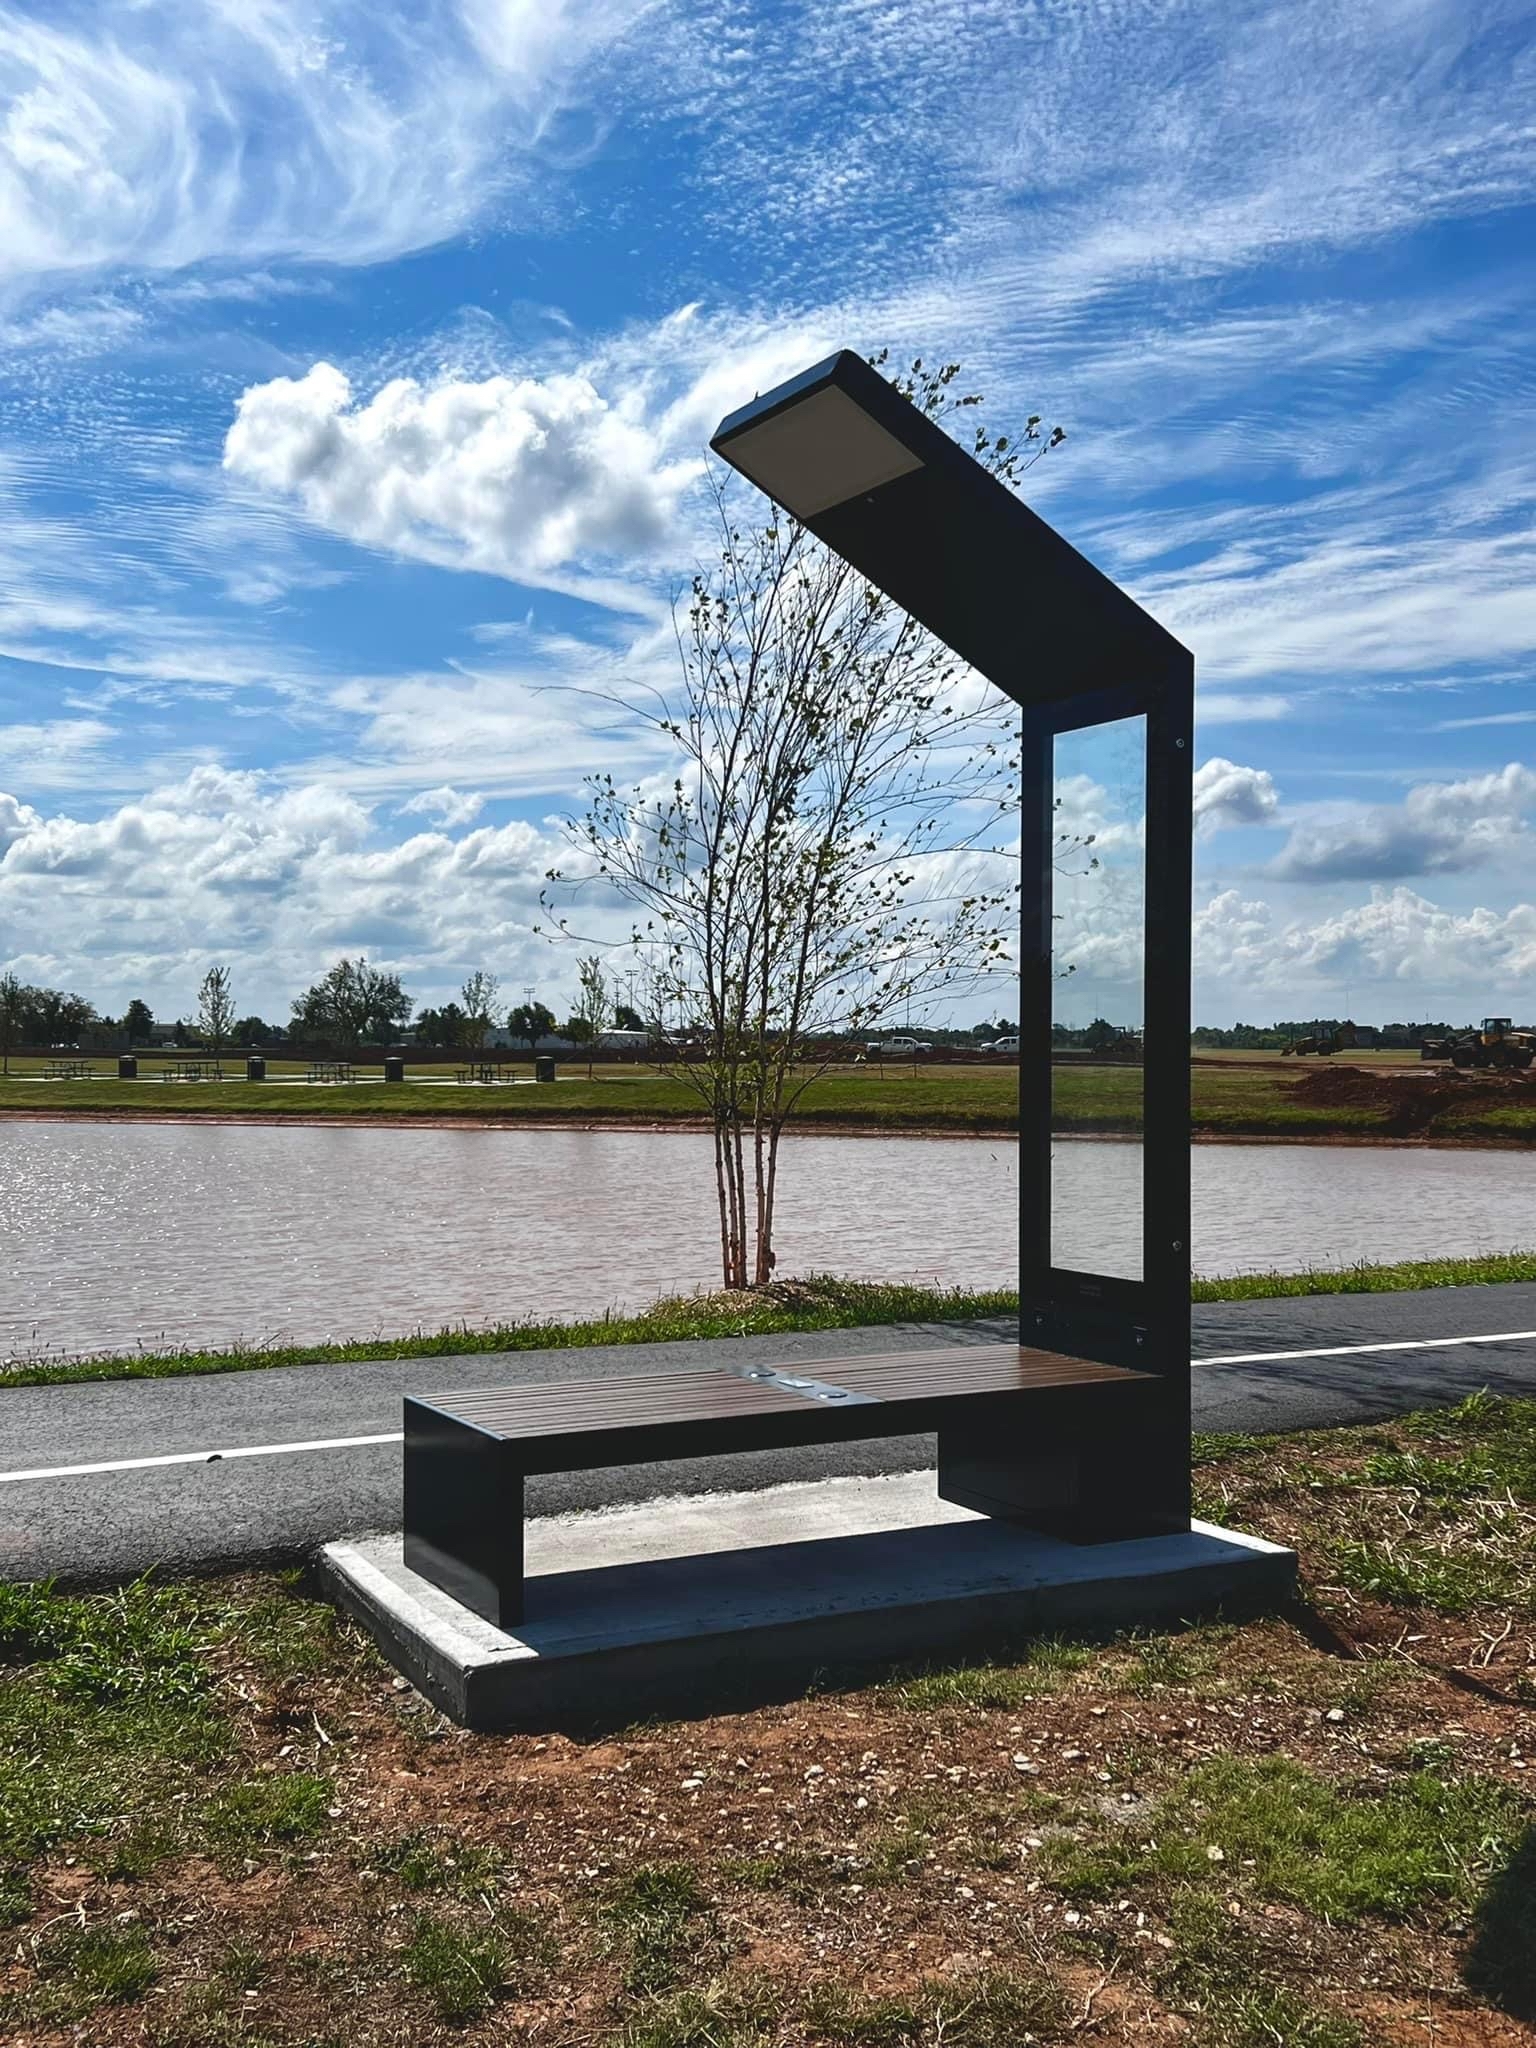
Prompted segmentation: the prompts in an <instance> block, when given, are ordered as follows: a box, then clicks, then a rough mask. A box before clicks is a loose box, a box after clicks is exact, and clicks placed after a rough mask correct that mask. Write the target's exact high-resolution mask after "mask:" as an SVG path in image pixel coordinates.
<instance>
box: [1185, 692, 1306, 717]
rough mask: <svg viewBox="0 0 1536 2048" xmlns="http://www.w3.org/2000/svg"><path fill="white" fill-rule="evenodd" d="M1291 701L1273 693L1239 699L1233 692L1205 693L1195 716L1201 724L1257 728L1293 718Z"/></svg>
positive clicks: (1197, 705) (1260, 693) (1199, 697)
mask: <svg viewBox="0 0 1536 2048" xmlns="http://www.w3.org/2000/svg"><path fill="white" fill-rule="evenodd" d="M1290 715H1291V699H1290V698H1289V697H1281V696H1278V695H1276V694H1275V692H1273V691H1270V690H1255V691H1253V692H1251V693H1250V694H1248V695H1245V696H1239V695H1237V694H1236V693H1234V692H1233V691H1230V690H1202V691H1200V693H1199V695H1198V696H1197V697H1196V699H1195V717H1196V719H1197V721H1198V722H1199V723H1200V724H1201V725H1256V724H1267V723H1269V722H1270V721H1271V720H1273V719H1277V718H1289V717H1290Z"/></svg>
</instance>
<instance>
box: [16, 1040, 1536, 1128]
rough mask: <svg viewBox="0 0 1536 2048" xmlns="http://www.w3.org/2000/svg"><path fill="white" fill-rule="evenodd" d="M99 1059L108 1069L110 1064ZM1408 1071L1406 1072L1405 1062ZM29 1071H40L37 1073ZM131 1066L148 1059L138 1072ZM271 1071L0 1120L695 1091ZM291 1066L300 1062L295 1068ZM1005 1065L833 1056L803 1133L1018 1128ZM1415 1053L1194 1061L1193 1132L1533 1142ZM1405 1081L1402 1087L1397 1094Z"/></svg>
mask: <svg viewBox="0 0 1536 2048" xmlns="http://www.w3.org/2000/svg"><path fill="white" fill-rule="evenodd" d="M98 1065H100V1066H102V1067H105V1068H106V1069H107V1070H108V1071H109V1072H110V1071H112V1067H111V1062H109V1061H107V1060H106V1059H102V1060H100V1061H98ZM1405 1070H1406V1071H1407V1073H1408V1074H1409V1075H1410V1076H1411V1078H1410V1079H1409V1080H1407V1081H1404V1079H1403V1072H1404V1071H1405ZM33 1071H36V1070H35V1069H34V1070H33ZM141 1071H147V1069H144V1068H141ZM268 1071H269V1073H270V1074H271V1075H272V1077H273V1078H272V1079H270V1080H268V1081H267V1082H246V1081H243V1080H242V1081H235V1080H231V1081H217V1082H197V1083H188V1084H186V1085H178V1086H174V1087H172V1086H168V1085H165V1084H163V1083H161V1082H159V1081H144V1082H121V1081H118V1080H116V1079H106V1078H103V1079H100V1080H90V1081H56V1082H49V1081H41V1080H37V1079H32V1078H22V1074H23V1068H22V1065H21V1063H19V1062H17V1063H15V1072H14V1073H13V1074H12V1076H11V1077H10V1078H9V1079H3V1078H0V1115H3V1114H4V1113H5V1112H6V1111H11V1110H33V1111H36V1110H39V1109H46V1110H50V1111H55V1112H57V1111H65V1112H76V1113H89V1114H99V1113H102V1112H107V1113H110V1114H113V1115H122V1116H145V1117H157V1116H158V1117H163V1116H166V1115H174V1116H194V1117H196V1116H224V1117H228V1116H234V1117H258V1118H263V1119H266V1118H275V1119H278V1120H281V1119H282V1118H284V1117H295V1116H299V1117H324V1118H327V1119H330V1118H335V1119H339V1120H343V1121H345V1120H347V1119H349V1118H351V1119H356V1118H359V1117H380V1116H383V1117H388V1118H390V1119H392V1120H393V1119H401V1120H404V1121H407V1122H409V1121H410V1120H412V1119H413V1118H419V1117H429V1118H434V1119H441V1118H449V1119H452V1118H457V1117H462V1118H469V1119H473V1120H475V1121H477V1122H485V1121H489V1122H495V1123H510V1124H517V1123H530V1122H532V1123H549V1122H568V1121H574V1122H580V1123H583V1124H591V1123H616V1124H626V1123H628V1124H635V1123H642V1124H655V1123H669V1122H678V1121H688V1120H696V1119H697V1118H698V1117H699V1116H700V1114H701V1107H702V1106H701V1103H700V1100H699V1097H698V1096H697V1095H696V1094H695V1093H694V1091H693V1090H692V1089H691V1088H690V1087H689V1085H688V1083H687V1082H686V1081H683V1080H680V1079H678V1078H677V1077H676V1076H675V1075H673V1074H669V1073H665V1072H659V1071H657V1070H656V1069H654V1068H651V1067H630V1066H612V1065H611V1066H606V1067H603V1066H600V1067H598V1068H596V1069H595V1070H594V1073H593V1075H592V1077H591V1078H590V1079H589V1078H588V1077H587V1075H586V1072H585V1070H584V1069H583V1068H582V1065H581V1062H580V1061H579V1060H569V1061H563V1062H562V1063H561V1074H562V1078H561V1079H560V1080H559V1081H558V1082H557V1083H556V1085H555V1086H553V1087H461V1086H456V1085H452V1072H453V1069H452V1067H451V1065H450V1066H447V1067H443V1068H441V1069H439V1070H438V1071H439V1072H440V1073H441V1074H443V1075H445V1076H447V1077H448V1081H449V1085H436V1084H426V1083H423V1082H421V1081H417V1080H414V1079H413V1080H408V1081H406V1082H403V1083H400V1084H396V1085H391V1086H388V1087H386V1086H383V1085H380V1086H358V1087H336V1086H315V1087H309V1086H299V1087H293V1086H286V1085H284V1083H283V1078H282V1077H283V1073H284V1072H285V1071H286V1069H285V1068H284V1067H282V1066H280V1065H276V1064H275V1065H272V1066H269V1069H268ZM293 1071H294V1072H295V1073H297V1072H299V1071H301V1070H300V1069H298V1068H294V1069H293ZM1018 1073H1019V1070H1018V1067H1017V1065H1016V1064H1007V1065H996V1066H994V1065H983V1064H979V1063H978V1064H975V1065H970V1064H965V1065H960V1064H948V1063H945V1062H943V1061H936V1062H934V1063H932V1064H919V1065H915V1066H902V1065H897V1064H894V1063H892V1064H887V1065H885V1066H881V1065H879V1064H878V1063H876V1064H872V1065H869V1066H866V1067H838V1068H833V1069H832V1070H831V1071H830V1072H828V1073H826V1074H824V1075H822V1076H820V1077H818V1078H817V1079H816V1080H815V1081H813V1082H812V1083H811V1084H810V1086H809V1087H808V1088H807V1090H806V1092H805V1094H804V1096H803V1098H802V1100H801V1102H800V1104H799V1106H798V1107H797V1110H796V1115H795V1123H796V1126H797V1127H799V1128H801V1129H808V1130H815V1129H818V1128H821V1129H831V1130H869V1131H893V1132H899V1131H949V1132H955V1133H958V1134H966V1133H970V1134H981V1133H987V1134H993V1133H1001V1132H1006V1131H1013V1130H1017V1128H1018ZM1339 1075H1354V1076H1357V1077H1359V1079H1360V1080H1361V1082H1362V1085H1363V1088H1364V1094H1363V1097H1362V1099H1359V1100H1346V1099H1344V1095H1343V1093H1342V1092H1341V1091H1339V1090H1338V1088H1337V1084H1336V1083H1335V1082H1331V1081H1329V1080H1327V1079H1323V1080H1322V1081H1321V1082H1320V1081H1319V1080H1318V1079H1317V1077H1319V1076H1324V1077H1326V1076H1339ZM1442 1078H1443V1077H1442V1076H1441V1075H1440V1074H1439V1073H1438V1071H1433V1070H1428V1069H1424V1068H1422V1067H1421V1066H1419V1065H1418V1063H1416V1062H1413V1061H1408V1062H1404V1061H1401V1060H1392V1059H1389V1060H1387V1061H1384V1062H1383V1061H1378V1060H1372V1059H1371V1058H1370V1057H1369V1056H1368V1055H1367V1056H1366V1057H1364V1058H1363V1059H1361V1060H1360V1061H1359V1062H1358V1064H1357V1062H1356V1061H1354V1060H1350V1061H1343V1060H1335V1061H1331V1062H1327V1063H1323V1064H1318V1063H1316V1062H1311V1061H1306V1060H1286V1059H1281V1058H1279V1057H1278V1056H1277V1057H1275V1058H1273V1059H1248V1060H1244V1061H1242V1062H1238V1061H1231V1060H1225V1061H1224V1060H1220V1059H1211V1058H1208V1057H1202V1058H1201V1059H1200V1061H1199V1063H1198V1064H1196V1065H1195V1066H1194V1067H1193V1068H1192V1070H1191V1088H1192V1102H1193V1115H1194V1127H1195V1130H1196V1133H1197V1134H1198V1135H1201V1136H1205V1137H1217V1138H1219V1137H1226V1138H1244V1137H1249V1138H1251V1137H1284V1138H1296V1139H1305V1138H1317V1139H1328V1138H1372V1137H1375V1138H1384V1137H1394V1136H1399V1137H1400V1136H1404V1135H1408V1136H1413V1137H1418V1138H1441V1139H1450V1140H1456V1141H1463V1142H1473V1143H1478V1142H1482V1143H1511V1142H1513V1143H1519V1142H1522V1141H1528V1140H1530V1139H1531V1138H1533V1137H1536V1089H1531V1090H1522V1089H1520V1088H1519V1087H1518V1086H1515V1087H1514V1088H1513V1089H1510V1088H1500V1087H1499V1086H1498V1085H1497V1084H1495V1086H1494V1089H1493V1092H1490V1091H1489V1089H1488V1088H1487V1087H1485V1086H1482V1085H1480V1084H1481V1082H1482V1080H1483V1079H1484V1077H1479V1076H1467V1077H1465V1078H1464V1080H1463V1079H1460V1078H1458V1079H1453V1080H1450V1081H1449V1082H1448V1083H1445V1086H1446V1087H1448V1088H1449V1090H1450V1091H1451V1092H1449V1093H1445V1092H1444V1091H1443V1089H1442V1092H1440V1093H1437V1094H1435V1095H1434V1096H1431V1095H1429V1094H1426V1093H1424V1092H1423V1091H1424V1090H1426V1089H1440V1088H1441V1084H1442ZM1141 1090H1142V1075H1141V1071H1140V1069H1138V1068H1135V1067H1129V1066H1112V1065H1097V1066H1096V1065H1093V1064H1091V1063H1089V1062H1083V1063H1081V1064H1078V1063H1073V1062H1064V1063H1061V1064H1058V1065H1057V1066H1055V1067H1054V1068H1053V1070H1052V1092H1053V1100H1054V1121H1055V1124H1056V1127H1057V1129H1058V1130H1060V1131H1062V1132H1063V1133H1071V1132H1076V1133H1078V1134H1081V1135H1091V1134H1094V1133H1099V1134H1104V1135H1113V1134H1127V1133H1134V1132H1136V1131H1138V1130H1140V1128H1141V1113H1142V1097H1141ZM1405 1090H1407V1091H1410V1092H1407V1093H1405Z"/></svg>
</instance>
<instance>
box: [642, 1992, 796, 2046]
mask: <svg viewBox="0 0 1536 2048" xmlns="http://www.w3.org/2000/svg"><path fill="white" fill-rule="evenodd" d="M783 2006H784V2000H783V1997H782V1995H781V1993H780V1992H779V1991H778V1989H777V1987H776V1986H774V1985H772V1984H770V1983H769V1982H768V1981H767V1980H766V1979H765V1978H763V1977H760V1976H733V1977H720V1978H716V1979H715V1980H714V1981H712V1982H710V1983H707V1984H704V1985H702V1986H699V1987H698V1988H696V1989H695V1988H690V1989H689V1990H686V1991H676V1992H673V1993H672V1994H671V1995H670V1996H669V1997H666V1998H658V1999H655V2000H654V2001H652V2003H651V2004H649V2005H648V2006H647V2007H646V2009H645V2010H643V2011H642V2012H640V2013H638V2014H636V2015H634V2016H633V2017H632V2018H631V2019H630V2020H629V2022H628V2023H627V2024H626V2025H625V2026H624V2027H623V2028H622V2029H621V2030H620V2032H619V2033H618V2035H617V2036H616V2037H615V2038H614V2041H613V2048H766V2044H767V2043H768V2042H770V2041H772V2040H773V2039H774V2035H775V2030H776V2026H777V2022H778V2019H779V2015H780V2013H781V2012H782V2010H783Z"/></svg>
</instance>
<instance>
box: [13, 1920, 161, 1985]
mask: <svg viewBox="0 0 1536 2048" xmlns="http://www.w3.org/2000/svg"><path fill="white" fill-rule="evenodd" d="M37 1968H38V1974H39V1975H40V1976H44V1977H59V1978H62V1979H64V1980H66V1981H67V1983H68V1986H69V1990H70V1992H71V1993H72V1994H73V1998H74V2001H75V2002H77V2003H79V2004H84V2005H125V2004H127V2003H128V2002H129V2001H130V2000H131V1999H135V1998H142V1997H143V1995H144V1993H145V1992H146V1991H147V1990H148V1989H149V1987H150V1985H151V1984H153V1983H154V1981H155V1978H156V1976H157V1975H158V1974H159V1972H158V1970H157V1968H156V1965H155V1958H154V1954H153V1951H152V1950H151V1948H150V1946H149V1941H148V1939H147V1937H146V1936H145V1933H144V1930H143V1928H142V1927H139V1926H136V1925H130V1926H127V1927H68V1928H64V1929H61V1930H60V1931H59V1932H58V1933H56V1934H54V1935H53V1936H52V1937H50V1938H49V1939H48V1940H46V1941H44V1942H42V1943H40V1944H39V1947H38V1950H37Z"/></svg>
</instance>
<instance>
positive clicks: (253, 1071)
mask: <svg viewBox="0 0 1536 2048" xmlns="http://www.w3.org/2000/svg"><path fill="white" fill-rule="evenodd" d="M245 1078H246V1079H247V1081H265V1079H266V1078H267V1062H266V1060H265V1058H264V1057H263V1055H262V1054H261V1053H259V1052H248V1053H247V1054H246V1056H245Z"/></svg>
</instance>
